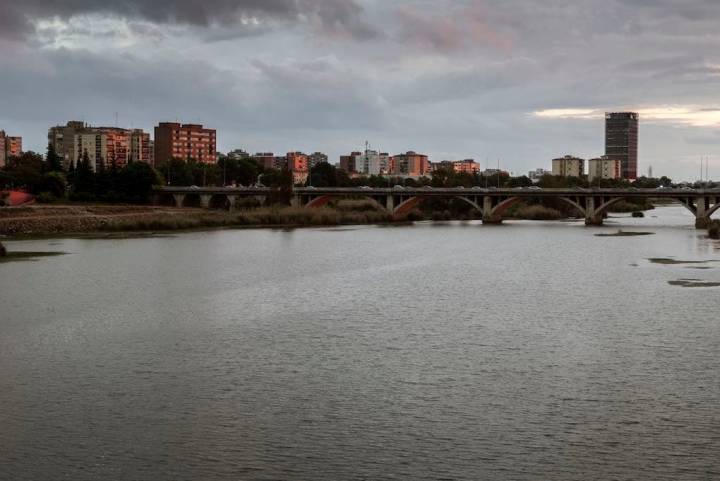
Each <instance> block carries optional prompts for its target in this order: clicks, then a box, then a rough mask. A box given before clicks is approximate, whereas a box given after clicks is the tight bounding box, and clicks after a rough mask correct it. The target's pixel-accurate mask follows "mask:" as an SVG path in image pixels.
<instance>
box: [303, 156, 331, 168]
mask: <svg viewBox="0 0 720 481" xmlns="http://www.w3.org/2000/svg"><path fill="white" fill-rule="evenodd" d="M327 161H328V156H327V154H323V153H322V152H314V153H312V154H310V155H308V162H309V163H310V168H313V167H315V166H316V165H318V164H322V163H323V162H327Z"/></svg>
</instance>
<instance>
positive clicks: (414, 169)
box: [390, 151, 430, 177]
mask: <svg viewBox="0 0 720 481" xmlns="http://www.w3.org/2000/svg"><path fill="white" fill-rule="evenodd" d="M390 172H391V173H392V174H393V175H399V176H403V177H422V176H423V175H426V174H428V173H429V172H430V162H429V161H428V157H427V155H423V154H418V153H416V152H413V151H410V152H407V153H405V154H400V155H396V156H394V157H392V158H391V159H390Z"/></svg>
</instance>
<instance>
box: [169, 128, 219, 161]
mask: <svg viewBox="0 0 720 481" xmlns="http://www.w3.org/2000/svg"><path fill="white" fill-rule="evenodd" d="M170 159H182V160H195V161H196V162H201V163H204V164H214V163H216V162H217V139H216V132H215V130H213V129H206V128H204V127H203V126H202V125H197V124H179V123H173V122H162V123H160V124H159V125H158V126H157V127H155V162H165V161H168V160H170Z"/></svg>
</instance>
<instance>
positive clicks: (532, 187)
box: [528, 185, 542, 190]
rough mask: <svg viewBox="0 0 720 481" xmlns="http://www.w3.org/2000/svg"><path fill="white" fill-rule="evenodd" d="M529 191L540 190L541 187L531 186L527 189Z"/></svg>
mask: <svg viewBox="0 0 720 481" xmlns="http://www.w3.org/2000/svg"><path fill="white" fill-rule="evenodd" d="M528 189H529V190H542V187H538V186H537V185H531V186H530V187H528Z"/></svg>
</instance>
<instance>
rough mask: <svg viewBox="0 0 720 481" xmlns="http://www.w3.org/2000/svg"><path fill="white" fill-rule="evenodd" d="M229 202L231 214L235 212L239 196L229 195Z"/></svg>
mask: <svg viewBox="0 0 720 481" xmlns="http://www.w3.org/2000/svg"><path fill="white" fill-rule="evenodd" d="M227 201H228V210H229V211H230V212H232V211H234V210H235V204H236V203H237V196H235V195H228V196H227Z"/></svg>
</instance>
